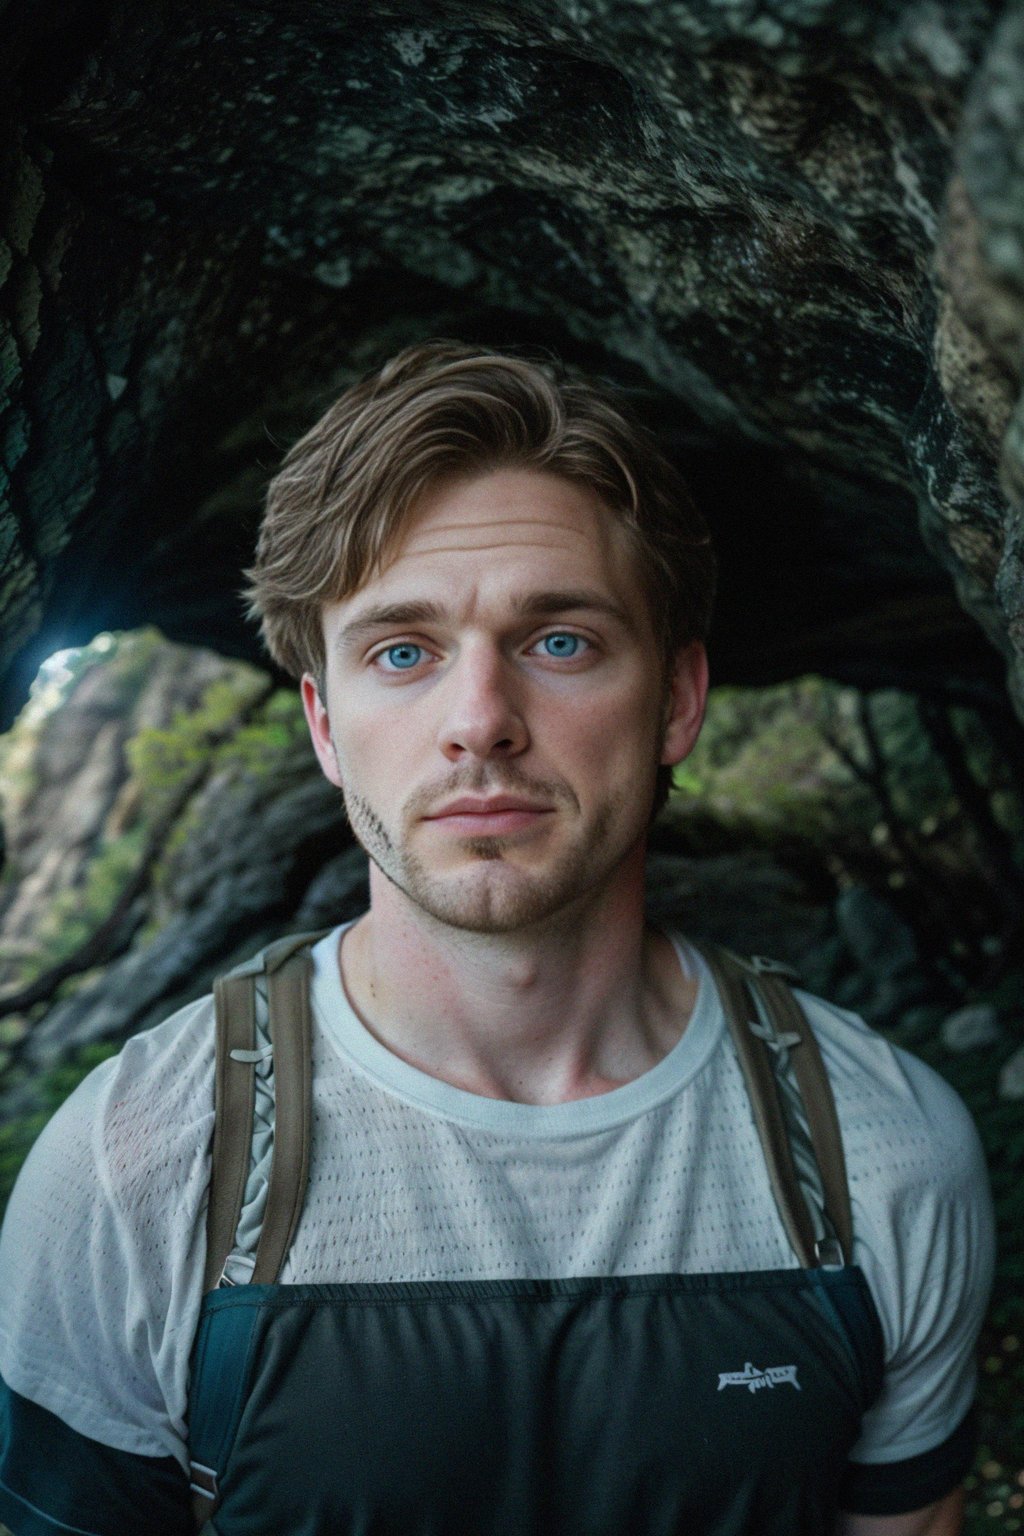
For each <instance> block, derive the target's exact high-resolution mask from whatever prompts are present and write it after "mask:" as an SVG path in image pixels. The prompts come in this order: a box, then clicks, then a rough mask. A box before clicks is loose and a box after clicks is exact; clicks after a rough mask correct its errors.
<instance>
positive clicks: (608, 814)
mask: <svg viewBox="0 0 1024 1536" xmlns="http://www.w3.org/2000/svg"><path fill="white" fill-rule="evenodd" d="M481 787H482V786H474V787H472V788H470V787H469V786H466V785H462V786H460V790H461V792H470V793H472V792H480V789H481ZM488 787H489V788H490V789H495V788H496V787H497V786H493V785H492V786H488ZM500 787H501V789H503V790H506V791H510V792H515V791H516V790H527V789H528V786H527V785H525V784H511V783H509V782H508V780H507V779H506V781H505V782H504V783H503V784H502V785H501V786H500ZM555 789H556V787H555V786H551V785H545V786H543V788H541V786H538V785H536V784H533V785H531V786H529V791H532V792H533V793H534V794H538V791H540V794H539V797H540V798H545V797H546V798H548V799H554V800H555V801H556V804H563V805H564V804H567V803H568V802H570V801H571V802H572V803H573V804H575V805H577V806H578V802H577V801H576V797H575V795H572V794H571V791H568V790H567V789H565V788H563V787H562V786H557V793H554V792H553V791H554V790H555ZM455 792H459V790H456V791H455ZM342 794H343V796H344V800H345V810H346V814H347V816H348V821H349V825H350V827H351V828H352V831H353V834H354V835H355V837H356V839H357V841H358V842H359V843H360V844H361V845H362V847H363V848H364V849H365V850H366V853H367V855H368V856H369V858H370V859H371V860H372V861H373V863H374V864H376V866H377V868H378V869H379V870H380V871H381V873H382V874H383V875H384V877H385V878H386V879H387V880H389V881H390V882H391V884H392V885H395V886H397V888H398V889H399V890H400V891H401V892H402V893H403V894H404V895H405V896H406V897H407V898H408V899H409V901H411V902H412V903H413V904H414V905H415V906H417V907H419V908H420V909H421V911H423V912H425V913H426V914H427V915H428V916H430V917H432V918H433V919H434V920H435V921H437V922H439V923H442V924H444V925H445V926H446V927H450V928H458V929H462V930H463V931H465V932H469V933H492V934H501V933H513V932H516V931H520V930H523V929H529V928H532V927H534V926H536V925H537V924H539V923H542V922H545V921H547V920H550V919H552V918H553V917H555V916H556V914H558V913H559V912H562V911H564V910H565V909H566V908H568V907H570V906H571V905H573V904H574V903H576V902H577V901H578V900H579V899H580V898H581V897H582V896H585V895H586V894H587V892H588V891H590V890H592V889H594V887H596V886H597V885H599V884H600V883H601V881H602V879H603V878H605V877H606V876H607V875H609V874H610V873H611V872H612V871H613V870H614V869H615V867H616V866H617V864H618V863H620V862H621V860H622V858H624V857H625V853H626V851H628V850H622V851H621V852H620V854H619V856H618V857H615V855H614V852H613V851H612V850H611V849H610V848H609V847H608V833H609V830H610V828H611V827H612V826H613V825H614V824H615V822H616V820H617V814H616V813H617V812H618V810H619V802H618V801H615V800H612V801H609V802H607V803H606V804H605V805H604V806H602V807H601V808H600V809H599V811H598V813H597V815H596V816H595V817H594V820H593V822H592V823H591V825H590V827H589V828H588V829H587V830H586V832H585V835H583V836H581V837H579V838H577V839H575V840H574V841H571V842H570V844H569V845H568V846H567V847H566V848H565V849H564V851H563V852H562V853H561V855H560V856H559V857H558V859H557V860H556V862H555V864H554V865H553V866H550V867H548V868H547V869H546V870H545V871H543V872H540V871H536V872H535V871H532V870H530V869H528V868H524V867H522V866H516V865H515V864H514V863H513V862H512V861H511V860H510V859H509V858H508V853H509V851H510V850H511V849H512V848H513V841H512V839H509V838H501V837H481V838H467V839H465V840H464V841H462V842H461V843H460V847H461V848H462V849H463V851H464V853H465V854H466V855H468V856H469V859H470V861H471V862H470V867H469V868H468V869H466V870H464V871H446V872H444V873H440V874H437V873H434V872H433V871H431V870H430V869H429V868H427V866H426V865H425V864H424V862H423V861H422V859H420V858H419V857H418V856H417V855H416V854H415V853H414V852H413V851H412V850H411V849H410V848H409V847H408V843H407V841H403V842H402V843H399V842H398V841H397V840H396V839H395V838H394V837H393V836H392V835H391V833H390V832H389V831H388V829H387V827H386V825H385V823H384V821H383V820H382V818H381V817H380V815H379V814H378V813H377V812H376V811H375V810H374V808H373V806H372V805H371V804H370V802H369V800H367V799H366V798H365V797H364V796H362V795H360V794H358V793H356V792H355V791H354V790H352V789H350V788H348V787H346V788H344V789H343V790H342ZM431 802H432V804H431V806H430V807H425V809H430V808H432V807H433V806H434V805H436V803H437V795H436V793H435V794H434V795H433V796H432V797H431ZM417 819H418V818H417V805H416V800H415V797H414V799H413V801H412V802H411V803H410V805H408V806H407V807H406V808H405V812H404V815H403V817H402V825H403V826H414V825H416V822H417ZM482 866H485V867H486V866H492V868H491V869H490V870H489V871H488V870H487V869H486V868H482Z"/></svg>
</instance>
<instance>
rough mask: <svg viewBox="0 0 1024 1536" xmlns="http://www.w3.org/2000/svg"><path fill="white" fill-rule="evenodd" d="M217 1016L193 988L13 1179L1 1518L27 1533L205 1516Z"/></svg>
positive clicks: (68, 1110)
mask: <svg viewBox="0 0 1024 1536" xmlns="http://www.w3.org/2000/svg"><path fill="white" fill-rule="evenodd" d="M209 1014H210V1009H209V1006H208V1004H207V1003H206V1002H205V1001H204V1002H203V1003H200V1004H193V1005H191V1006H190V1007H189V1008H187V1009H184V1010H182V1011H181V1013H180V1014H178V1015H175V1016H174V1018H172V1019H170V1020H168V1021H167V1022H166V1023H165V1024H163V1025H161V1026H160V1027H159V1028H158V1029H156V1030H151V1031H148V1032H147V1033H146V1034H144V1035H139V1036H136V1037H134V1038H133V1039H132V1040H130V1041H128V1043H127V1044H126V1046H125V1047H124V1049H123V1050H122V1052H121V1054H120V1055H119V1056H118V1057H116V1058H113V1059H111V1060H110V1061H107V1062H104V1063H103V1064H102V1065H101V1066H99V1067H97V1068H96V1069H95V1070H94V1071H93V1072H92V1073H90V1074H89V1076H88V1077H87V1078H86V1080H85V1081H84V1082H83V1083H82V1084H80V1086H79V1087H78V1088H77V1089H76V1090H75V1092H74V1094H72V1096H71V1097H70V1098H69V1099H68V1100H67V1102H66V1103H65V1104H64V1105H63V1106H62V1107H61V1109H59V1110H58V1111H57V1113H56V1115H55V1116H54V1117H53V1119H52V1120H51V1121H50V1122H49V1124H48V1125H47V1126H46V1127H45V1129H44V1130H43V1132H42V1134H41V1135H40V1137H39V1138H38V1140H37V1141H36V1143H35V1145H34V1146H33V1148H32V1150H31V1152H30V1153H29V1156H28V1158H27V1160H26V1162H25V1165H24V1167H23V1169H22V1171H21V1174H20V1176H19V1178H18V1181H17V1183H16V1185H15V1188H14V1191H13V1193H12V1196H11V1200H10V1203H9V1206H8V1210H7V1214H6V1216H5V1220H4V1226H3V1231H2V1234H0V1378H2V1386H0V1520H2V1521H3V1522H4V1523H5V1524H7V1525H8V1526H9V1527H10V1529H11V1530H12V1531H13V1532H15V1536H23V1533H24V1536H37V1533H38V1536H44V1533H45V1536H56V1533H57V1532H62V1533H63V1532H67V1531H69V1530H73V1531H85V1532H88V1533H92V1536H133V1533H138V1536H143V1533H145V1536H172V1533H179V1532H180V1533H184V1532H186V1531H192V1530H194V1525H193V1523H192V1520H191V1515H190V1505H189V1492H188V1475H187V1471H186V1469H187V1466H188V1454H187V1449H186V1408H187V1390H188V1360H189V1355H190V1352H191V1344H192V1336H193V1334H194V1330H195V1326H196V1323H197V1321H198V1307H199V1303H200V1300H201V1291H202V1285H201V1277H202V1264H203V1259H204V1249H205V1235H204V1232H203V1221H202V1219H201V1218H202V1216H203V1214H204V1206H205V1192H206V1185H207V1181H208V1168H209V1161H208V1160H209V1137H210V1135H211V1133H212V1110H213V1105H212V1026H209V1027H207V1026H208V1024H209ZM207 1037H209V1049H208V1050H207V1048H206V1043H205V1042H206V1039H207ZM170 1085H173V1086H170Z"/></svg>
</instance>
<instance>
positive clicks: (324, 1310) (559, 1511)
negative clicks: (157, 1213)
mask: <svg viewBox="0 0 1024 1536" xmlns="http://www.w3.org/2000/svg"><path fill="white" fill-rule="evenodd" d="M882 1365H883V1362H882V1338H881V1330H880V1326H879V1323H878V1318H877V1314H876V1312H875V1309H874V1305H873V1303H872V1301H871V1298H870V1295H869V1293H868V1290H867V1285H866V1282H865V1280H864V1277H863V1274H862V1273H861V1271H860V1270H859V1269H857V1268H856V1267H853V1266H848V1267H847V1268H845V1269H835V1270H822V1269H819V1270H779V1271H767V1272H754V1273H752V1274H738V1275H639V1276H629V1277H625V1278H622V1279H615V1278H611V1279H608V1278H604V1279H572V1280H524V1281H516V1280H507V1281H500V1280H496V1281H462V1282H445V1283H442V1282H438V1283H428V1282H421V1283H407V1284H379V1285H369V1284H367V1285H324V1286H315V1285H267V1286H253V1285H249V1286H238V1287H229V1288H225V1289H223V1290H219V1291H215V1292H212V1293H211V1294H209V1295H208V1296H207V1297H206V1298H205V1300H204V1302H203V1311H202V1321H201V1324H200V1329H199V1334H198V1336H197V1344H196V1351H195V1355H194V1367H193V1369H194V1379H193V1383H192V1387H191V1393H190V1396H191V1400H192V1402H193V1403H195V1404H196V1405H197V1409H199V1410H201V1418H198V1419H195V1420H194V1421H193V1423H192V1425H191V1434H190V1440H191V1446H192V1454H193V1456H194V1457H195V1458H196V1460H197V1461H199V1462H202V1463H204V1464H205V1465H207V1466H209V1467H212V1468H214V1469H215V1471H216V1473H217V1477H218V1482H219V1487H220V1493H221V1503H220V1507H219V1509H218V1512H217V1515H216V1517H215V1521H214V1529H215V1530H216V1531H217V1532H218V1533H219V1536H267V1533H268V1532H275V1533H276V1532H285V1531H287V1532H288V1536H328V1533H329V1536H542V1533H543V1536H548V1533H550V1536H624V1533H627V1532H636V1533H638V1536H684V1533H685V1536H739V1533H741V1532H743V1533H757V1536H776V1533H777V1536H797V1533H801V1532H807V1533H811V1532H814V1533H825V1532H827V1531H829V1530H830V1529H831V1521H832V1519H833V1518H834V1513H835V1509H836V1501H837V1496H838V1490H839V1487H840V1484H841V1481H842V1477H843V1474H844V1471H845V1467H846V1460H847V1455H848V1453H849V1451H850V1448H851V1447H852V1445H853V1444H854V1442H855V1440H856V1439H857V1435H858V1432H859V1426H860V1420H861V1416H862V1414H863V1413H864V1411H865V1409H866V1408H867V1407H868V1406H869V1404H870V1403H871V1402H872V1401H873V1400H874V1398H875V1397H876V1396H877V1393H878V1391H879V1390H880V1387H881V1380H882Z"/></svg>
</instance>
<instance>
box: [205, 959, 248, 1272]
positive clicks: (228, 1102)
mask: <svg viewBox="0 0 1024 1536" xmlns="http://www.w3.org/2000/svg"><path fill="white" fill-rule="evenodd" d="M213 996H214V1001H215V1005H216V1016H217V1065H216V1072H215V1077H214V1127H213V1152H212V1161H211V1168H210V1196H209V1204H208V1206H207V1212H206V1268H205V1271H204V1275H203V1291H204V1293H205V1292H206V1291H212V1290H213V1289H214V1287H215V1286H216V1285H217V1283H218V1281H219V1280H220V1277H221V1275H222V1274H223V1271H224V1261H225V1259H226V1258H227V1256H228V1254H229V1253H230V1252H231V1249H232V1247H233V1246H234V1242H235V1232H236V1231H237V1229H238V1218H239V1216H240V1214H241V1210H242V1197H243V1195H244V1193H245V1181H246V1176H247V1174H248V1171H249V1149H250V1146H251V1144H252V1112H253V1105H254V1102H255V1098H256V1079H255V1076H254V1073H253V1069H252V1068H251V1067H245V1066H241V1065H239V1063H238V1062H236V1061H233V1060H232V1059H231V1052H232V1051H233V1050H240V1051H251V1050H252V1049H253V1045H254V1043H255V1039H256V988H255V984H254V981H253V978H252V977H251V976H239V975H236V974H234V973H233V972H232V973H229V974H228V975H227V976H219V977H218V978H217V980H216V981H215V982H214V984H213Z"/></svg>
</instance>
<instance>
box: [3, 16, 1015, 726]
mask: <svg viewBox="0 0 1024 1536" xmlns="http://www.w3.org/2000/svg"><path fill="white" fill-rule="evenodd" d="M0 9H2V11H3V26H4V31H5V37H6V47H5V53H4V60H3V62H2V63H0V72H2V73H3V74H4V75H5V76H6V79H5V89H4V92H3V96H2V101H3V108H2V111H3V114H4V117H5V124H4V127H3V154H4V188H3V212H2V224H0V350H2V363H3V369H4V374H3V386H2V388H3V392H2V394H0V438H2V441H3V444H4V448H3V458H4V464H5V478H4V482H3V486H2V489H0V498H2V499H0V520H2V521H0V561H2V570H3V575H2V580H0V604H2V612H3V650H2V654H0V673H2V676H3V679H4V682H3V695H2V698H3V719H4V722H5V723H6V721H8V720H9V719H10V718H11V716H12V714H13V713H14V712H15V711H16V709H17V708H18V707H19V705H20V703H21V701H22V700H23V698H24V696H25V691H26V688H27V685H28V682H29V680H30V678H31V676H32V673H33V671H34V669H35V667H36V666H37V665H38V662H39V661H40V659H41V658H42V657H43V656H44V655H46V654H47V653H48V652H50V651H52V650H54V649H56V648H57V647H59V646H61V645H68V644H73V643H77V642H80V641H83V640H85V639H88V638H89V637H90V636H91V635H93V634H94V633H96V632H97V631H98V630H101V629H104V628H124V627H128V626H132V625H136V624H139V623H147V622H148V623H155V624H158V625H159V626H160V627H161V628H162V629H163V630H164V632H165V633H166V634H167V635H168V636H170V637H172V638H175V639H180V640H188V641H195V642H201V643H205V644H207V645H210V646H213V647H215V648H217V649H219V650H221V651H222V652H224V653H225V654H232V655H239V656H249V657H251V658H253V659H258V657H259V652H258V649H257V644H256V640H255V637H254V635H253V633H252V632H251V630H250V629H249V628H248V627H247V626H246V624H245V623H244V621H243V618H242V613H241V605H240V602H239V599H238V597H237V591H238V586H239V572H240V569H241V567H242V566H243V565H244V564H245V562H246V560H247V559H248V556H249V554H250V551H251V547H252V540H253V535H254V529H255V526H256V521H257V518H258V513H259V505H260V497H261V493H262V489H263V486H264V485H265V482H266V479H267V476H268V475H269V474H270V473H271V472H272V471H273V468H274V465H275V464H276V462H277V460H278V458H279V457H280V454H281V451H282V449H283V448H284V447H285V446H286V445H287V444H288V443H289V442H290V441H291V440H292V439H293V438H294V437H295V436H296V435H297V434H298V433H299V432H300V431H301V430H303V429H304V428H305V427H306V426H307V425H309V424H310V423H311V422H312V420H313V419H314V418H315V416H316V414H317V413H318V411H319V410H320V409H322V408H323V406H324V405H325V404H326V403H327V402H328V401H329V400H330V399H331V398H332V396H333V395H335V394H336V393H337V392H338V391H339V390H340V389H341V388H342V387H344V385H345V384H346V383H347V382H348V381H350V380H351V379H352V378H354V377H355V376H357V375H358V374H359V373H360V372H362V371H364V370H365V369H366V368H368V367H371V366H373V365H375V364H376V363H378V362H379V361H381V360H382V359H383V358H384V357H385V356H387V355H388V354H389V353H390V352H391V351H393V350H395V349H397V348H398V347H399V346H401V345H404V344H405V343H407V342H410V341H413V340H417V339H422V338H424V337H426V336H430V335H455V336H461V337H465V338H468V339H472V340H479V341H482V342H486V343H489V344H497V345H506V344H514V345H528V346H534V347H545V348H551V349H553V350H554V351H556V352H557V353H559V354H560V355H561V356H563V357H564V358H565V359H566V360H567V361H568V362H569V363H570V364H571V365H576V366H581V367H584V368H586V369H588V370H591V371H594V372H597V373H598V374H600V375H602V376H604V377H607V378H608V379H611V380H614V381H615V382H616V383H618V384H619V385H621V386H622V387H624V388H625V389H626V390H627V391H629V393H630V394H631V396H632V397H633V399H634V400H635V402H636V404H637V405H638V406H639V408H640V409H641V411H642V412H643V413H644V414H645V416H646V417H647V419H648V420H649V421H650V422H651V424H652V425H653V426H654V427H655V428H656V430H657V431H658V433H659V434H660V436H661V438H662V440H663V441H664V443H665V445H666V447H667V448H668V449H669V451H670V452H671V453H672V454H673V455H674V456H675V457H676V458H677V460H678V461H679V463H680V464H681V465H682V467H683V468H684V470H685V471H686V472H687V473H688V474H689V476H690V478H691V480H692V482H693V483H694V486H695V489H696V491H697V493H698V496H699V499H700V500H701V503H702V505H703V506H704V508H705V510H706V512H707V514H708V516H709V519H710V521H711V523H712V525H713V528H714V530H715V533H716V538H717V542H718V545H719V550H720V554H721V561H722V573H723V576H722V597H721V602H720V606H719V612H718V618H717V621H716V627H715V632H714V636H713V646H712V662H713V669H714V674H715V677H716V678H717V680H718V681H720V682H726V681H728V682H745V683H759V682H766V681H770V680H776V679H779V678H785V677H789V676H794V675H798V674H800V673H802V672H808V671H819V672H823V673H827V674H830V675H832V676H835V677H839V678H843V679H846V680H849V681H852V682H855V683H857V684H859V685H861V686H865V687H875V686H889V685H893V684H902V685H905V686H910V687H925V688H931V687H947V688H949V689H951V690H953V691H954V692H956V691H959V692H960V693H961V694H962V695H966V696H972V695H977V696H978V697H979V698H982V697H984V698H989V699H992V698H998V699H1002V698H1005V697H1006V693H1005V689H1006V679H1007V678H1009V691H1010V697H1012V698H1013V699H1014V700H1015V701H1016V705H1017V708H1018V711H1019V712H1024V665H1022V658H1024V580H1022V570H1024V564H1022V559H1024V555H1022V550H1024V534H1022V527H1024V512H1022V507H1024V407H1022V404H1021V386H1022V372H1024V366H1022V357H1024V348H1022V337H1024V5H1022V4H1020V3H1014V4H1011V5H999V4H983V3H980V0H918V3H906V4H896V3H894V4H889V5H885V4H865V3H854V0H849V3H843V0H762V3H756V4H755V3H754V0H703V3H702V0H660V3H657V0H654V3H651V0H648V3H642V0H550V3H546V4H543V5H540V4H518V5H511V4H509V5H499V4H493V5H489V4H472V3H465V4H455V3H444V0H442V3H439V4H438V3H432V4H429V5H427V4H412V3H410V4H404V5H377V4H372V3H371V4H368V5H364V6H360V7H349V6H345V5H339V4H336V3H335V4H324V3H319V4H318V3H315V0H307V3H304V4H301V5H300V4H297V3H291V4H280V3H278V4H267V3H250V4H247V5H237V4H235V5H226V4H218V3H206V4H198V3H195V0H179V3H177V4H175V5H174V6H173V7H172V6H170V5H166V4H160V3H156V4H147V5H146V6H134V5H128V4H108V5H95V4H94V5H82V4H73V3H65V4H46V3H44V4H39V3H38V0H36V3H33V4H27V3H19V0H14V3H9V4H8V5H7V6H6V7H5V8H4V7H0Z"/></svg>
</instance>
